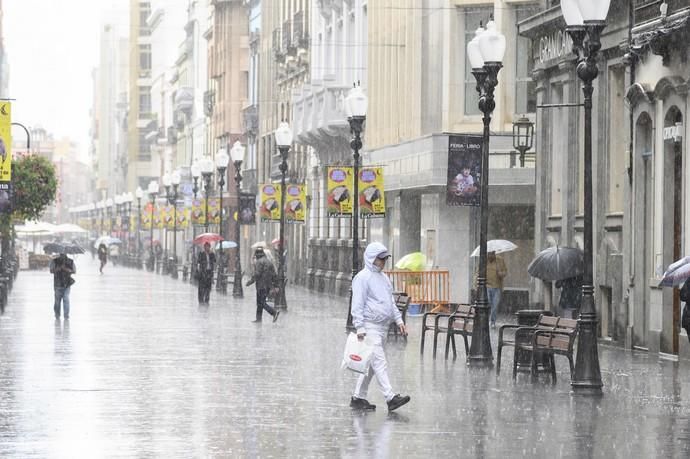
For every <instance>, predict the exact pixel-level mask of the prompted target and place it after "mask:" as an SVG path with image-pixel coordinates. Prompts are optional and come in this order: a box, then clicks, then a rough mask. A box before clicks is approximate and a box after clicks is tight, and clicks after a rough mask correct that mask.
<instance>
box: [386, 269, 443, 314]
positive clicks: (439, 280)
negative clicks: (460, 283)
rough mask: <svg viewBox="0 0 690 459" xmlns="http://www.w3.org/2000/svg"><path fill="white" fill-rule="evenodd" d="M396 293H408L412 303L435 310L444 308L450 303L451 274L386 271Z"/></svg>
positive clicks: (439, 271) (440, 271)
mask: <svg viewBox="0 0 690 459" xmlns="http://www.w3.org/2000/svg"><path fill="white" fill-rule="evenodd" d="M385 273H386V274H387V275H388V278H389V279H390V280H391V283H392V284H393V290H394V291H396V292H405V293H407V294H408V295H409V296H410V298H411V300H410V303H413V304H419V305H422V306H432V308H433V309H434V310H438V309H441V308H444V307H445V306H446V305H447V304H448V303H449V302H450V284H449V277H450V276H449V272H448V271H445V270H431V271H405V270H392V271H385Z"/></svg>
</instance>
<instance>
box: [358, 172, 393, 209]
mask: <svg viewBox="0 0 690 459" xmlns="http://www.w3.org/2000/svg"><path fill="white" fill-rule="evenodd" d="M359 215H360V216H361V217H362V218H384V217H385V216H386V194H385V192H384V188H383V167H381V166H368V167H362V169H360V171H359Z"/></svg>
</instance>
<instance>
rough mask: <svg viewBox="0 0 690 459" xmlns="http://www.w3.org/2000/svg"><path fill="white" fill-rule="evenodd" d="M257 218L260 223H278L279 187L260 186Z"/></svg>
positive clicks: (269, 184)
mask: <svg viewBox="0 0 690 459" xmlns="http://www.w3.org/2000/svg"><path fill="white" fill-rule="evenodd" d="M259 189H260V190H261V205H260V206H259V216H260V217H261V221H262V222H268V221H280V185H273V184H271V183H268V184H265V185H261V186H260V187H259Z"/></svg>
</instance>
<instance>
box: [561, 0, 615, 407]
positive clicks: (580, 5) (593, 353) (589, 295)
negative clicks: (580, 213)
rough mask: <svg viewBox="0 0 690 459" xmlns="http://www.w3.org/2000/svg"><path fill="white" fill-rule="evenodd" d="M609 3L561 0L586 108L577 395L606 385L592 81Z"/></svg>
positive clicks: (574, 383) (605, 0)
mask: <svg viewBox="0 0 690 459" xmlns="http://www.w3.org/2000/svg"><path fill="white" fill-rule="evenodd" d="M610 5H611V1H610V0H597V1H593V0H561V10H562V11H563V18H564V19H565V22H566V24H567V27H566V31H567V32H568V33H569V34H570V36H571V38H572V39H573V51H574V53H575V54H576V55H577V61H578V62H577V76H578V77H579V78H580V79H581V80H582V82H583V85H582V92H583V94H584V108H585V126H584V129H585V145H584V201H585V202H584V268H585V269H584V273H583V279H582V303H581V306H580V326H579V327H578V339H577V356H576V358H575V374H574V376H573V380H572V382H571V386H572V388H573V391H574V392H575V393H583V394H594V395H599V394H601V393H602V387H603V385H604V384H603V382H602V380H601V370H600V368H599V351H598V343H597V325H598V322H599V319H598V317H597V311H596V307H595V304H594V281H593V277H594V266H593V263H594V262H593V249H594V239H593V233H592V231H593V230H592V93H593V92H594V86H593V84H592V82H593V81H594V80H595V79H596V78H597V75H598V74H599V69H598V67H597V54H598V52H599V50H600V49H601V32H602V31H603V30H604V28H605V27H606V16H607V15H608V12H609V7H610Z"/></svg>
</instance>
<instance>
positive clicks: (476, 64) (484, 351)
mask: <svg viewBox="0 0 690 459" xmlns="http://www.w3.org/2000/svg"><path fill="white" fill-rule="evenodd" d="M505 49H506V38H505V37H504V36H503V34H501V33H500V32H498V31H497V30H496V23H495V22H494V21H493V19H492V20H489V22H488V23H487V24H486V30H484V29H482V28H481V26H480V27H479V29H477V31H476V34H475V37H474V38H473V39H472V40H471V41H470V42H469V43H468V44H467V56H468V57H469V61H470V64H471V65H472V74H473V75H474V77H475V79H476V80H477V91H478V92H479V110H480V111H481V112H482V114H483V115H484V116H483V118H482V120H483V121H484V130H483V138H482V168H481V171H482V172H481V173H482V177H481V184H480V186H481V202H480V230H479V270H478V274H477V298H476V303H475V310H476V317H475V319H474V331H473V335H472V345H471V346H470V353H469V355H468V356H467V364H468V365H470V366H475V367H491V366H493V353H492V350H491V339H490V335H489V301H488V296H487V292H486V264H487V253H486V239H487V233H488V227H489V136H490V125H491V114H492V113H493V111H494V108H495V107H496V102H495V100H494V89H495V88H496V85H497V84H498V72H499V71H500V70H501V67H503V64H502V61H503V55H504V53H505Z"/></svg>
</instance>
